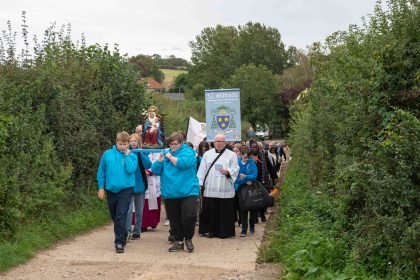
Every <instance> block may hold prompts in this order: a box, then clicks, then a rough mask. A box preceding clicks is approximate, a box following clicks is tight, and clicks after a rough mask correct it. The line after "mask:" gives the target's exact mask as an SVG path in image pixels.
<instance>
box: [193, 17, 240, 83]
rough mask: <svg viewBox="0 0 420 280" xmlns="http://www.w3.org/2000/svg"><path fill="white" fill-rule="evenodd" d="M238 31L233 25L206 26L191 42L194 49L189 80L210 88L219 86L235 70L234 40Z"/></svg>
mask: <svg viewBox="0 0 420 280" xmlns="http://www.w3.org/2000/svg"><path fill="white" fill-rule="evenodd" d="M237 37H238V31H237V30H236V28H235V27H233V26H222V25H217V26H216V27H215V28H214V27H207V28H204V29H203V30H202V31H201V33H200V35H198V36H197V37H196V39H195V41H191V42H190V43H189V45H190V47H191V51H192V56H191V61H192V63H193V64H194V67H192V68H191V69H190V72H189V81H190V83H191V84H192V85H194V84H196V83H201V84H203V85H205V86H206V87H208V88H218V87H219V86H220V85H221V83H222V81H223V80H225V79H227V78H229V76H230V75H231V74H232V73H233V71H234V70H235V64H234V63H233V60H232V53H233V48H234V41H235V40H236V39H237Z"/></svg>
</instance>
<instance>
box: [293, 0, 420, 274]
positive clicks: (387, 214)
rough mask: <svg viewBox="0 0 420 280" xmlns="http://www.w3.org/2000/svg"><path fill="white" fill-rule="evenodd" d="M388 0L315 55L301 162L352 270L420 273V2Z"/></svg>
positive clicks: (296, 135) (297, 120) (298, 130)
mask: <svg viewBox="0 0 420 280" xmlns="http://www.w3.org/2000/svg"><path fill="white" fill-rule="evenodd" d="M387 3H388V9H387V11H384V10H382V9H381V4H380V3H379V4H378V5H377V6H376V8H375V13H374V15H373V16H372V17H371V18H370V21H369V22H368V23H366V24H365V25H364V26H363V27H357V26H351V27H350V28H349V30H348V31H347V32H337V33H335V34H333V35H331V36H330V37H329V38H328V39H327V40H326V44H325V46H324V49H323V51H321V52H320V53H318V54H317V56H316V54H315V55H314V56H313V60H312V63H313V66H315V69H316V73H315V79H314V82H313V84H312V87H311V89H310V90H309V92H308V93H307V94H306V96H305V97H303V98H302V99H301V100H300V101H299V102H298V103H296V104H295V107H294V108H293V110H292V111H293V112H294V113H293V117H294V124H293V133H292V137H291V141H292V142H293V161H295V160H296V161H297V162H296V163H295V164H296V168H297V169H298V172H301V173H302V174H306V178H308V181H307V184H308V185H310V186H311V190H312V192H313V193H316V192H318V193H322V194H323V195H324V196H325V199H326V200H327V201H328V202H329V203H328V204H325V205H324V207H326V208H327V210H326V212H328V213H330V214H329V224H330V227H331V228H332V229H333V230H332V231H331V232H330V233H329V238H332V239H336V238H340V239H341V240H342V241H343V242H344V243H345V247H346V248H347V249H346V250H347V252H348V254H345V256H347V257H346V261H347V262H348V264H347V269H348V267H350V266H354V269H355V270H356V271H360V270H361V271H366V272H368V273H371V274H372V275H375V276H376V277H386V278H392V279H394V278H395V279H415V278H416V275H417V273H418V268H419V267H418V259H419V257H420V256H419V251H418V240H419V237H420V236H419V233H420V229H419V225H420V220H419V215H418V206H419V204H420V199H419V198H420V194H419V182H420V175H419V172H418V171H419V170H420V122H419V109H420V107H419V106H420V102H419V101H420V100H419V96H420V87H419V85H420V71H419V68H418V65H419V61H420V33H419V32H418V30H420V13H419V3H418V1H403V0H390V1H388V2H387ZM302 249H304V250H308V249H307V248H302ZM305 252H306V251H305ZM302 254H303V253H302ZM305 254H306V253H305ZM305 254H303V255H305ZM314 254H315V255H316V254H317V252H314ZM315 259H317V257H315ZM336 262H339V260H338V259H337V260H336ZM339 268H340V269H344V267H343V266H341V267H340V266H339Z"/></svg>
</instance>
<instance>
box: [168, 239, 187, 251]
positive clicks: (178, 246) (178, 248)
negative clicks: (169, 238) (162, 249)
mask: <svg viewBox="0 0 420 280" xmlns="http://www.w3.org/2000/svg"><path fill="white" fill-rule="evenodd" d="M179 251H184V242H182V241H177V242H175V243H174V245H172V247H171V248H169V252H179Z"/></svg>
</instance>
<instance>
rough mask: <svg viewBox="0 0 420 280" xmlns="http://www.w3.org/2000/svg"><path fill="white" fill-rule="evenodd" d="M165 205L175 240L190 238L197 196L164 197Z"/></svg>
mask: <svg viewBox="0 0 420 280" xmlns="http://www.w3.org/2000/svg"><path fill="white" fill-rule="evenodd" d="M165 207H166V208H165V209H166V211H167V212H166V215H167V216H168V219H169V222H170V223H171V232H172V235H173V236H174V237H175V240H176V241H183V240H184V239H192V238H193V236H194V231H195V222H196V221H197V196H187V197H183V198H175V199H165Z"/></svg>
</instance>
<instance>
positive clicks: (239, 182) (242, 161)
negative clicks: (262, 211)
mask: <svg viewBox="0 0 420 280" xmlns="http://www.w3.org/2000/svg"><path fill="white" fill-rule="evenodd" d="M240 152H241V157H240V158H238V164H239V175H238V177H237V178H236V181H235V190H236V191H238V190H239V189H240V188H241V186H243V185H245V184H252V183H253V182H254V181H255V179H257V174H258V170H257V166H256V165H255V163H254V160H253V159H251V158H250V157H249V156H250V155H251V149H250V148H249V147H247V146H243V147H242V148H240ZM248 213H249V232H250V233H251V234H254V232H255V220H256V217H257V213H256V212H255V211H247V210H244V209H240V217H241V223H242V231H241V237H245V236H246V234H247V230H248Z"/></svg>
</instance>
